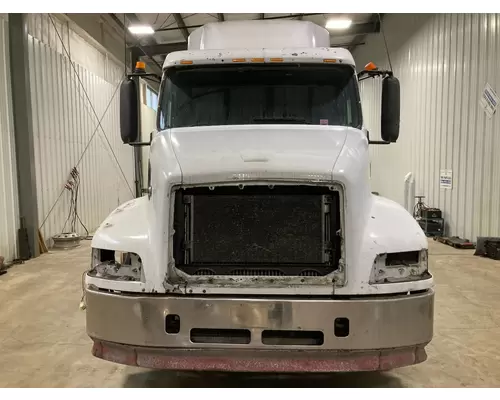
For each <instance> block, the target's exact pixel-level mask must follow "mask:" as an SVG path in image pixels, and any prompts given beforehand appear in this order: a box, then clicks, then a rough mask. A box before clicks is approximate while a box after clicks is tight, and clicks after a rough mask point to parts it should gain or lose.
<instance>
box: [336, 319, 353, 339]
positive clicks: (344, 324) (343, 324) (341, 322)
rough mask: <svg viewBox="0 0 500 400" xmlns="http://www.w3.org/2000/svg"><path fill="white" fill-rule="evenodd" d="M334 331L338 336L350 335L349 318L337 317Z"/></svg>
mask: <svg viewBox="0 0 500 400" xmlns="http://www.w3.org/2000/svg"><path fill="white" fill-rule="evenodd" d="M333 331H334V334H335V336H337V337H347V336H349V318H335V322H334V329H333Z"/></svg>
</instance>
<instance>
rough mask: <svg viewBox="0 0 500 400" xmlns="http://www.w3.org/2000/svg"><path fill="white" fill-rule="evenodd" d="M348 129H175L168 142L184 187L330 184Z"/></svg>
mask: <svg viewBox="0 0 500 400" xmlns="http://www.w3.org/2000/svg"><path fill="white" fill-rule="evenodd" d="M349 130H350V128H345V127H333V126H311V127H308V126H296V125H287V126H283V125H280V126H272V125H265V126H263V125H258V126H257V125H255V126H248V125H247V126H231V127H220V126H214V127H200V128H176V129H172V130H171V131H170V139H171V143H172V147H173V149H174V152H175V155H176V157H177V160H178V162H179V165H180V169H181V171H182V183H183V184H187V185H190V184H198V183H209V182H213V183H216V182H230V181H234V180H259V179H265V180H277V181H281V180H291V181H297V180H307V181H313V182H314V181H316V182H320V181H323V182H324V181H331V180H332V170H333V167H334V165H335V162H336V161H337V159H338V157H339V155H340V152H341V150H342V148H343V146H344V143H345V140H346V135H347V133H348V131H349Z"/></svg>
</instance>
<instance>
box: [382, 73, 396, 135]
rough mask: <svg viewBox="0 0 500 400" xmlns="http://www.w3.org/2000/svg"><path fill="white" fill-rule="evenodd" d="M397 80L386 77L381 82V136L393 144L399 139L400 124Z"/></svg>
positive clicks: (392, 77) (389, 76)
mask: <svg viewBox="0 0 500 400" xmlns="http://www.w3.org/2000/svg"><path fill="white" fill-rule="evenodd" d="M399 96H400V89H399V80H398V79H397V78H395V77H394V76H392V75H387V76H386V77H385V78H384V79H383V80H382V121H381V123H382V125H381V130H380V132H381V136H382V140H383V141H385V142H390V143H394V142H396V141H397V140H398V137H399V123H400V120H399V118H400V115H399V112H400V97H399Z"/></svg>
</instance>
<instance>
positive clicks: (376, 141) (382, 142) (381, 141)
mask: <svg viewBox="0 0 500 400" xmlns="http://www.w3.org/2000/svg"><path fill="white" fill-rule="evenodd" d="M391 143H392V142H386V141H385V140H368V144H391Z"/></svg>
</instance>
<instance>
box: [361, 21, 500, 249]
mask: <svg viewBox="0 0 500 400" xmlns="http://www.w3.org/2000/svg"><path fill="white" fill-rule="evenodd" d="M383 27H384V31H385V34H386V37H387V42H388V46H389V50H390V55H391V61H392V66H393V68H394V72H395V75H396V76H397V77H398V78H399V79H400V82H401V131H400V140H399V141H398V143H397V144H394V145H390V146H372V150H371V177H372V190H376V191H379V192H380V194H381V195H383V196H387V197H389V198H393V199H395V200H397V201H399V202H400V203H403V179H404V176H405V175H406V174H407V173H408V172H413V173H414V175H415V179H416V195H419V194H422V195H424V196H426V203H427V204H428V205H431V206H435V207H439V208H441V209H442V210H443V211H444V217H445V219H446V222H447V228H448V234H451V235H459V236H461V237H466V238H469V239H471V240H475V239H476V237H477V236H488V235H491V236H500V158H499V157H498V156H496V155H497V154H498V153H500V134H499V130H500V121H499V118H500V114H499V113H500V112H497V113H496V114H495V115H494V116H493V118H491V119H489V118H488V117H487V116H486V114H485V112H484V111H483V109H482V108H481V107H480V99H481V95H482V91H483V88H484V86H485V84H486V83H489V84H490V85H491V86H492V87H493V89H494V90H495V91H496V92H497V94H500V69H499V67H498V66H499V65H500V15H499V14H466V15H464V14H428V15H418V14H417V15H415V14H398V15H395V14H394V15H393V14H391V15H387V16H386V18H385V19H384V25H383ZM365 43H366V44H365V45H364V46H362V47H360V48H359V49H358V50H357V51H356V52H355V53H354V57H355V60H356V63H357V65H358V70H360V69H361V67H362V66H363V65H365V64H366V63H367V62H368V61H374V62H375V63H376V64H378V65H379V66H380V67H387V66H388V63H387V58H386V53H385V49H384V46H383V38H382V36H381V35H380V34H379V35H376V36H370V37H368V38H367V39H366V40H365ZM361 86H362V101H363V111H364V116H365V124H366V126H367V128H368V129H369V130H370V132H371V136H372V137H374V138H378V137H379V134H380V132H379V131H380V129H379V126H380V100H379V99H380V82H377V81H364V82H363V83H362V85H361ZM442 169H451V170H452V172H453V188H452V189H451V190H446V189H440V185H439V174H440V170H442Z"/></svg>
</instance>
